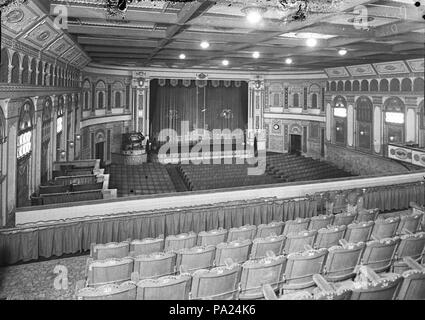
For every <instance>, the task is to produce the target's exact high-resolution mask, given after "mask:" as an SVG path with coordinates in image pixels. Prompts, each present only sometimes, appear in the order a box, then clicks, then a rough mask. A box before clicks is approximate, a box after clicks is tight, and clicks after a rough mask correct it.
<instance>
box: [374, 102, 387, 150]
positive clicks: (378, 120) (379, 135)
mask: <svg viewBox="0 0 425 320" xmlns="http://www.w3.org/2000/svg"><path fill="white" fill-rule="evenodd" d="M372 100H373V150H374V151H375V153H377V154H381V153H382V144H383V135H384V132H383V112H382V97H372Z"/></svg>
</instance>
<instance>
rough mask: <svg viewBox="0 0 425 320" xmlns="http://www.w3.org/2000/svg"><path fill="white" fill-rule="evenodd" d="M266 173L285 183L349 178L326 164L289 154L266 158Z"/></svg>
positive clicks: (344, 173) (346, 173)
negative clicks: (285, 181)
mask: <svg viewBox="0 0 425 320" xmlns="http://www.w3.org/2000/svg"><path fill="white" fill-rule="evenodd" d="M267 171H268V172H269V173H270V174H273V175H275V176H277V177H280V178H282V179H285V180H287V181H306V180H319V179H330V178H341V177H348V176H351V174H350V173H348V172H345V171H343V170H340V169H338V168H336V167H335V166H334V165H332V164H329V163H327V162H323V161H318V160H314V159H312V158H305V157H303V156H296V155H291V154H280V155H272V156H268V157H267Z"/></svg>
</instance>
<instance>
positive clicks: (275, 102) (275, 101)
mask: <svg viewBox="0 0 425 320" xmlns="http://www.w3.org/2000/svg"><path fill="white" fill-rule="evenodd" d="M117 95H119V96H120V100H118V101H119V104H117ZM120 105H121V94H120V92H116V93H115V107H116V108H117V107H119V106H120ZM273 107H279V93H275V94H273Z"/></svg>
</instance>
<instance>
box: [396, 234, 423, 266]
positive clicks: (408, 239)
mask: <svg viewBox="0 0 425 320" xmlns="http://www.w3.org/2000/svg"><path fill="white" fill-rule="evenodd" d="M424 253H425V232H418V233H415V234H407V235H403V236H401V237H400V244H399V245H398V247H397V251H396V254H395V261H394V263H393V272H395V273H402V272H403V271H406V270H407V267H408V266H407V265H406V263H404V262H403V258H406V257H411V258H412V259H413V260H416V261H420V259H421V258H422V257H423V255H424Z"/></svg>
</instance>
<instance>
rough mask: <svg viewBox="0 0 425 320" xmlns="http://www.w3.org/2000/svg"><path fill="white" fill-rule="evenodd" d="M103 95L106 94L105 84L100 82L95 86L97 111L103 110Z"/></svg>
mask: <svg viewBox="0 0 425 320" xmlns="http://www.w3.org/2000/svg"><path fill="white" fill-rule="evenodd" d="M105 94H106V85H105V82H103V81H101V80H100V81H98V82H97V84H96V107H97V109H105Z"/></svg>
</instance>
